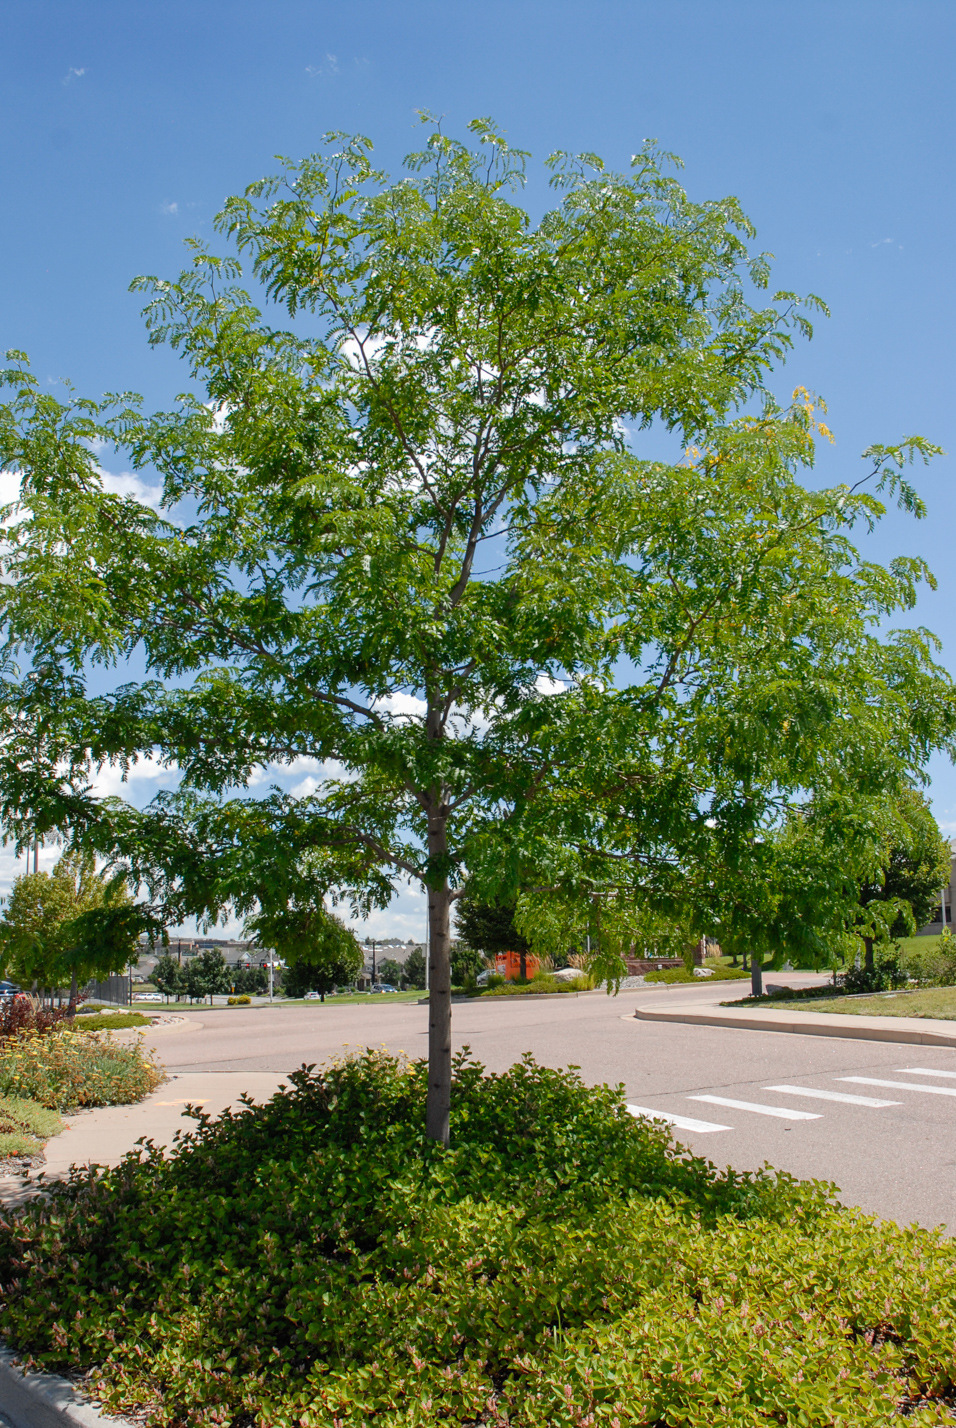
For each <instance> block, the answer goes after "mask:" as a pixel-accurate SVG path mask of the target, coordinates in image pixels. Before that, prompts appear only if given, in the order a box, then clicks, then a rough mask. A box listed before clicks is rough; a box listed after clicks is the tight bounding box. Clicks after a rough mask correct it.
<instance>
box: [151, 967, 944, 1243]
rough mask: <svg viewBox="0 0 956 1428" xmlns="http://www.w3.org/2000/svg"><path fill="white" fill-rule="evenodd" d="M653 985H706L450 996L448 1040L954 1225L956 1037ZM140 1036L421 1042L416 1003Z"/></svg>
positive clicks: (304, 1052)
mask: <svg viewBox="0 0 956 1428" xmlns="http://www.w3.org/2000/svg"><path fill="white" fill-rule="evenodd" d="M775 980H792V981H793V982H794V983H795V984H796V983H798V982H800V981H802V982H804V983H805V982H806V980H807V979H806V978H799V977H796V976H795V977H793V978H784V979H781V978H779V977H776V976H775ZM735 990H736V988H735V987H728V989H727V995H728V996H732V995H733V993H734V991H735ZM650 996H653V997H657V996H666V997H667V999H668V1000H669V1001H676V1000H677V999H678V998H679V997H681V998H686V999H687V1000H688V1001H690V1002H696V1001H702V1000H705V999H709V1000H713V996H714V989H713V988H708V987H704V986H701V987H698V986H692V987H687V988H674V987H668V988H666V989H660V991H657V990H655V991H654V992H653V993H651V992H649V991H648V990H647V989H644V990H638V991H633V992H622V993H621V994H620V995H619V996H618V997H606V996H604V995H588V996H582V997H571V996H567V997H557V998H547V999H535V1000H533V1001H532V1000H531V999H528V998H515V999H513V1000H512V999H506V998H500V999H498V998H496V999H493V1000H487V1001H481V1002H467V1003H460V1004H458V1005H456V1006H455V1009H454V1014H453V1027H454V1045H455V1048H456V1049H459V1048H461V1047H462V1046H466V1045H467V1046H469V1047H470V1048H471V1051H472V1053H473V1054H474V1055H475V1056H476V1057H477V1058H478V1059H479V1060H480V1061H481V1062H483V1063H484V1065H485V1066H486V1067H487V1068H488V1069H489V1070H504V1069H505V1068H507V1067H508V1066H510V1065H511V1064H512V1063H513V1062H514V1061H516V1060H517V1059H518V1058H519V1057H520V1056H521V1055H522V1054H523V1053H524V1052H525V1051H530V1052H532V1053H533V1055H534V1056H535V1057H536V1058H537V1059H538V1061H540V1062H542V1063H543V1064H545V1065H549V1066H567V1065H575V1066H577V1067H579V1068H580V1071H581V1074H582V1075H583V1077H584V1078H585V1080H587V1081H589V1082H609V1083H611V1084H617V1083H623V1085H624V1087H625V1093H626V1096H627V1100H628V1102H629V1104H631V1105H633V1106H635V1107H639V1108H642V1109H644V1110H648V1111H652V1112H657V1113H660V1114H662V1115H664V1116H666V1117H670V1118H673V1120H672V1124H673V1126H674V1134H675V1137H676V1138H677V1139H678V1140H680V1141H682V1142H683V1143H684V1144H686V1145H688V1146H690V1147H692V1148H693V1150H694V1151H695V1153H697V1154H700V1155H706V1156H707V1157H708V1158H709V1159H711V1160H713V1161H714V1162H715V1163H716V1164H718V1165H721V1166H723V1165H726V1164H730V1165H733V1166H735V1167H737V1168H738V1169H753V1168H756V1167H758V1166H760V1165H761V1164H763V1163H764V1162H769V1163H770V1164H772V1165H774V1166H776V1167H777V1168H778V1169H781V1170H788V1171H790V1172H791V1173H792V1174H794V1175H798V1176H801V1177H809V1178H814V1179H821V1180H829V1181H833V1182H835V1183H836V1184H837V1185H838V1186H839V1187H840V1190H841V1198H842V1199H843V1201H844V1202H845V1203H846V1204H851V1205H860V1206H862V1207H863V1208H864V1209H866V1210H868V1211H871V1212H873V1213H876V1214H879V1215H882V1216H884V1217H886V1218H888V1219H893V1220H896V1221H898V1222H899V1223H901V1224H909V1223H911V1222H913V1221H917V1222H918V1223H920V1224H922V1225H925V1226H934V1225H940V1224H941V1225H944V1226H945V1227H946V1228H947V1229H948V1230H949V1232H950V1233H952V1232H953V1231H956V1050H950V1049H949V1048H941V1047H908V1046H905V1045H893V1044H889V1043H886V1042H868V1041H858V1040H843V1039H841V1038H830V1037H826V1038H824V1037H815V1036H796V1035H791V1034H782V1033H779V1032H763V1031H752V1030H741V1031H738V1030H735V1029H732V1028H725V1027H707V1026H682V1025H680V1024H675V1023H662V1022H656V1023H655V1022H646V1021H638V1020H636V1019H635V1017H634V1015H633V1012H634V1008H635V1006H637V1005H638V1004H639V1003H641V1002H645V1003H646V1002H647V1001H648V999H649V997H650ZM150 1039H151V1040H153V1041H154V1044H155V1046H156V1049H157V1051H158V1053H159V1055H160V1058H161V1059H162V1061H163V1062H164V1063H165V1065H166V1067H167V1069H168V1070H169V1071H171V1072H181V1073H193V1072H206V1073H209V1072H216V1071H230V1072H243V1071H246V1072H250V1073H251V1072H267V1071H268V1072H275V1073H280V1074H281V1073H288V1072H289V1071H291V1070H294V1069H295V1068H296V1067H297V1066H299V1065H301V1064H302V1063H303V1062H306V1063H309V1062H315V1063H318V1062H321V1061H323V1060H325V1059H326V1058H327V1057H329V1056H332V1055H336V1054H338V1053H340V1052H342V1051H343V1050H344V1049H345V1048H346V1047H351V1048H353V1049H354V1048H359V1047H363V1046H385V1047H388V1048H389V1049H390V1050H392V1051H405V1052H406V1053H408V1054H409V1055H410V1056H423V1055H424V1054H425V1049H426V1043H427V1007H425V1006H418V1005H409V1004H404V1005H397V1004H394V1003H393V1004H391V1005H390V1004H388V1003H384V1002H378V1001H376V1000H374V999H372V998H370V999H369V1002H368V1003H367V1004H364V1005H361V1006H336V1005H335V1003H334V1002H330V1003H328V1004H326V1005H325V1006H322V1005H321V1004H316V1005H314V1006H309V1007H285V1006H282V1005H281V1004H280V1005H277V1006H275V1007H271V1008H270V1007H256V1008H250V1009H243V1008H230V1009H229V1010H223V1011H218V1010H216V1011H209V1010H208V1009H207V1010H206V1011H204V1012H196V1013H192V1014H190V1016H189V1018H188V1021H186V1022H185V1024H184V1025H181V1026H169V1027H166V1028H164V1029H162V1030H161V1031H158V1032H157V1033H155V1035H154V1037H151V1038H150ZM947 1073H948V1074H947ZM847 1078H850V1079H847ZM854 1078H862V1079H854ZM878 1082H891V1083H894V1084H892V1085H889V1086H887V1085H880V1084H875V1083H878ZM782 1087H786V1088H788V1089H786V1090H783V1089H781V1088H782ZM930 1087H932V1088H935V1089H928V1088H930ZM811 1091H815V1092H817V1093H818V1094H817V1095H810V1094H809V1093H810V1092H811ZM820 1093H825V1094H820ZM701 1097H705V1098H718V1099H716V1100H714V1099H699V1098H701ZM727 1102H734V1103H736V1104H727Z"/></svg>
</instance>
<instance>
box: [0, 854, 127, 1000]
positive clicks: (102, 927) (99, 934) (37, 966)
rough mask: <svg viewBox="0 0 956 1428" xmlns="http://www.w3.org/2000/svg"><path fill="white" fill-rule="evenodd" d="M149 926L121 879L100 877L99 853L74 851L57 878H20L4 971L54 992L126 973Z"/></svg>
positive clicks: (0, 936) (11, 906) (1, 946)
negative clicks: (113, 974) (146, 926)
mask: <svg viewBox="0 0 956 1428" xmlns="http://www.w3.org/2000/svg"><path fill="white" fill-rule="evenodd" d="M148 922H149V919H148V918H146V919H145V920H144V916H143V912H142V910H141V909H139V908H135V907H134V906H133V904H132V901H131V898H130V894H129V891H128V888H127V886H126V880H125V877H124V876H123V874H122V873H120V874H119V875H117V876H112V877H111V876H108V875H106V874H105V873H103V874H101V873H97V871H96V863H95V859H94V856H93V854H92V853H90V852H82V851H80V850H77V849H70V850H68V851H67V852H65V853H64V854H63V855H62V856H61V857H60V858H59V859H58V861H57V863H56V865H55V867H54V868H53V870H52V872H50V873H29V874H26V875H25V876H23V877H21V878H18V879H16V881H15V882H14V885H13V890H12V892H11V894H10V898H9V901H8V903H7V907H6V908H5V910H4V914H3V918H2V920H0V952H2V956H3V966H4V967H5V968H7V969H9V970H10V971H11V972H12V974H13V975H14V977H15V978H17V979H18V980H19V981H21V982H22V983H23V984H25V985H27V986H29V985H32V984H38V985H39V986H41V987H43V988H45V989H46V990H48V991H51V992H52V991H55V990H57V989H58V988H61V987H63V986H65V985H66V984H67V983H68V984H69V987H70V1000H71V1002H75V1001H76V998H77V991H78V984H79V983H80V982H86V981H88V980H89V979H90V978H91V977H107V976H110V975H111V974H112V973H113V972H117V971H122V970H124V969H125V968H126V967H127V966H128V965H129V962H130V960H131V957H132V956H133V955H134V953H135V949H136V944H137V942H138V939H139V936H140V932H141V931H142V930H143V927H144V926H145V925H146V924H147V923H148Z"/></svg>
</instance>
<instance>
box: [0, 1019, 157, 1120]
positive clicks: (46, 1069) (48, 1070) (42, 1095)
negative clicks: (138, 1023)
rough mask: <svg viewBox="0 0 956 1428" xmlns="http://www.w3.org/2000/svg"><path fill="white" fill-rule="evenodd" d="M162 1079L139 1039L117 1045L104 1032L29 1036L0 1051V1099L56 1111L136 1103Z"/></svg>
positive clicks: (8, 1043)
mask: <svg viewBox="0 0 956 1428" xmlns="http://www.w3.org/2000/svg"><path fill="white" fill-rule="evenodd" d="M162 1080H163V1073H162V1072H161V1071H160V1069H159V1067H158V1066H157V1065H156V1063H155V1061H154V1060H153V1059H152V1057H151V1056H150V1055H149V1054H148V1053H146V1052H145V1051H144V1050H143V1046H142V1039H141V1038H139V1039H137V1041H135V1042H134V1043H132V1044H126V1045H121V1044H120V1043H119V1042H116V1041H114V1040H113V1038H112V1035H111V1034H110V1033H109V1032H108V1031H107V1032H105V1033H100V1032H98V1031H85V1030H83V1031H80V1030H58V1031H54V1032H50V1033H48V1034H47V1035H45V1036H40V1035H37V1034H36V1033H27V1034H25V1035H23V1036H19V1037H16V1038H13V1039H11V1040H9V1041H7V1042H5V1043H4V1045H3V1048H2V1050H0V1095H5V1096H24V1097H26V1098H27V1099H29V1100H33V1101H38V1102H39V1103H40V1105H41V1106H48V1107H50V1108H51V1109H54V1110H58V1111H69V1110H74V1109H75V1108H76V1107H77V1106H117V1105H127V1104H129V1103H130V1102H132V1101H140V1100H142V1098H143V1097H144V1096H145V1095H147V1094H148V1093H149V1092H150V1091H152V1090H154V1089H155V1088H156V1087H157V1086H158V1085H159V1084H160V1082H161V1081H162Z"/></svg>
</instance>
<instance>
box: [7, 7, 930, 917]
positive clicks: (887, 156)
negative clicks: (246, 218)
mask: <svg viewBox="0 0 956 1428" xmlns="http://www.w3.org/2000/svg"><path fill="white" fill-rule="evenodd" d="M954 41H956V6H954V5H953V4H952V3H931V0H914V3H909V4H907V3H883V0H865V3H850V0H827V3H823V4H821V3H806V4H801V5H799V6H798V5H795V4H793V3H780V0H757V3H749V0H748V2H747V3H745V2H744V0H683V3H682V0H666V3H665V0H614V3H611V2H610V0H604V2H603V3H602V0H588V3H584V0H548V3H546V4H545V3H541V0H485V3H483V4H482V5H480V6H477V5H466V4H464V3H460V0H443V3H422V0H352V3H350V4H342V3H341V0H338V3H329V0H311V3H293V0H229V3H225V2H224V0H201V3H196V0H191V3H188V4H186V3H180V0H163V3H162V4H156V3H154V0H148V3H143V0H122V3H116V0H84V3H82V4H77V3H76V0H68V3H63V0H58V3H48V0H6V4H5V5H4V6H3V8H2V14H0V84H2V91H3V130H2V133H3V137H2V140H0V155H2V192H3V196H4V200H5V210H6V211H5V215H4V222H3V224H2V229H0V251H2V262H0V347H18V348H24V349H26V350H27V351H28V352H29V353H30V355H31V357H32V358H33V361H34V364H35V368H36V371H37V373H38V375H39V376H40V377H41V379H42V380H44V381H49V382H50V383H56V382H58V381H59V380H60V379H62V378H64V377H68V378H70V379H71V380H72V381H73V382H74V384H75V385H76V387H77V388H78V389H79V390H80V391H82V392H89V393H93V394H97V393H99V392H102V391H104V390H117V389H122V388H127V389H128V388H134V389H137V390H139V391H142V392H143V393H144V395H145V397H146V399H147V402H148V403H150V404H156V405H159V404H161V403H165V402H167V401H169V400H170V398H171V396H172V395H173V394H174V393H175V392H176V391H178V390H179V389H180V387H181V386H182V385H184V374H183V373H182V372H181V370H180V369H179V367H178V364H177V363H176V362H175V361H174V359H172V358H171V357H170V356H169V355H168V354H166V353H158V352H153V351H151V350H150V349H149V348H148V347H147V345H146V342H145V338H144V334H143V327H142V324H141V320H140V317H139V305H140V304H139V300H138V299H137V298H136V297H135V296H133V295H131V294H129V293H128V292H127V287H128V284H129V281H130V280H131V278H132V277H133V276H134V275H135V274H137V273H142V272H152V273H159V274H163V275H173V274H175V273H176V272H177V271H178V270H179V267H180V266H181V263H182V247H181V244H182V240H183V239H184V238H185V237H187V236H188V235H190V234H199V235H201V236H205V237H211V220H212V217H213V215H214V214H215V212H216V211H217V209H218V207H219V206H220V205H221V203H222V200H223V199H224V198H225V197H226V195H227V194H229V193H232V192H236V191H239V190H241V189H242V188H243V187H244V186H245V184H246V183H248V182H249V181H251V180H252V179H254V178H257V177H259V176H260V175H261V174H263V173H267V172H271V171H272V170H273V168H274V162H273V156H274V155H275V154H276V153H284V154H289V155H292V156H300V155H302V154H304V153H307V152H309V151H311V150H312V149H314V148H318V147H319V146H320V143H321V135H322V134H323V133H324V132H325V131H326V130H328V129H345V130H358V131H361V132H364V133H366V134H368V135H369V136H370V137H371V138H372V139H373V141H374V142H375V145H376V149H377V152H378V156H379V159H380V161H381V162H382V163H383V165H385V166H387V167H391V168H395V167H397V166H398V164H399V162H400V160H401V157H402V155H403V154H404V153H405V152H407V150H409V149H410V148H412V147H414V146H415V145H416V143H417V138H418V133H417V127H418V126H417V122H416V118H415V111H416V110H418V109H430V110H432V111H433V112H436V113H440V114H442V115H444V116H445V125H446V128H448V129H450V130H454V129H455V128H456V127H460V128H463V127H464V124H465V123H466V122H467V120H468V119H469V118H471V117H473V116H475V115H491V116H493V117H494V118H495V119H496V120H497V121H498V122H499V123H500V124H501V125H502V126H503V127H504V128H505V129H506V130H507V132H508V135H509V138H510V139H511V140H512V142H514V143H516V144H518V145H520V146H522V147H524V148H528V149H531V150H532V151H533V153H534V154H535V155H540V156H543V155H544V154H546V153H547V152H548V151H549V150H551V149H553V148H571V149H589V150H595V151H597V152H599V153H601V154H602V155H603V156H604V157H605V159H606V160H607V161H608V162H609V163H611V164H612V165H615V166H623V165H624V164H626V162H627V159H628V156H629V155H630V154H631V153H632V152H633V151H634V150H635V149H636V148H637V147H638V146H639V145H640V143H641V141H642V140H643V139H645V138H647V137H654V138H656V139H658V140H659V141H660V143H661V144H662V145H663V146H664V147H665V148H667V149H671V150H673V151H675V152H676V153H678V154H680V155H681V157H682V158H683V160H684V163H685V169H684V173H683V182H684V183H685V185H686V187H687V188H688V190H689V192H690V193H691V195H692V196H693V197H694V198H696V199H703V198H709V197H718V196H721V195H723V194H726V193H734V194H736V195H737V196H738V197H739V198H740V200H741V202H742V204H743V206H744V208H745V210H746V211H747V212H748V213H749V215H750V216H751V218H752V219H753V220H754V222H755V223H756V225H757V229H758V238H757V243H758V246H759V247H761V248H765V249H769V250H770V251H772V252H773V253H774V255H775V281H776V283H777V284H778V285H779V286H781V287H786V288H792V289H795V290H797V291H802V292H807V291H812V292H816V293H819V294H820V295H821V296H822V297H823V298H824V299H825V300H826V302H827V303H828V304H829V306H830V308H831V311H832V316H831V318H830V319H829V320H827V321H821V322H819V323H818V325H817V335H816V337H815V339H814V341H813V342H812V343H811V344H810V345H809V346H807V345H801V346H799V347H798V348H797V350H796V352H795V354H794V355H793V357H792V358H791V360H790V362H789V363H788V365H787V367H786V369H785V370H784V371H783V372H781V373H780V374H779V377H778V381H777V387H778V390H779V392H780V394H781V395H787V394H788V393H789V392H790V390H791V389H792V388H793V387H794V386H796V385H798V384H804V385H806V386H808V387H809V388H811V389H812V390H814V391H817V392H819V393H821V394H822V395H823V396H824V397H825V398H826V400H827V402H828V404H829V412H830V424H831V426H832V427H833V429H834V431H835V434H836V438H837V440H836V444H835V445H834V446H833V447H832V448H831V449H829V450H828V451H827V452H826V453H824V454H823V455H822V459H821V463H820V467H819V470H820V474H821V476H822V477H823V479H826V480H833V481H837V480H844V479H855V477H856V476H857V475H858V474H859V473H860V471H861V470H862V467H861V465H860V463H859V459H858V457H859V452H860V451H861V450H862V449H863V448H864V447H865V446H866V445H868V444H869V443H870V442H873V441H891V440H895V439H897V438H898V437H900V436H902V435H904V434H908V433H910V432H919V433H921V434H922V435H925V436H926V437H928V438H929V439H930V440H932V441H935V442H938V443H939V444H940V445H942V446H944V447H945V448H946V449H947V451H952V450H954V449H956V433H954V430H953V427H954V416H953V402H952V398H951V391H952V384H953V374H954V368H956V364H954V355H956V354H954V350H953V349H954V332H956V322H954V317H956V313H954V267H953V261H952V253H951V234H952V232H953V227H954V222H953V220H954V216H956V215H954V211H953V210H954V183H953V162H954V161H953V152H954V146H953V132H952V130H953V124H952V99H951V76H952V73H953V69H954V61H956V43H954ZM527 201H528V203H529V205H530V206H532V207H533V208H534V207H537V206H539V205H540V204H542V203H544V202H545V201H546V195H545V191H544V189H543V187H542V186H541V185H540V184H539V183H538V182H535V183H534V184H532V185H531V187H530V189H529V192H528V195H527ZM953 471H954V465H953V457H951V456H946V457H944V458H942V459H940V460H939V461H937V462H936V463H935V464H934V465H933V467H932V468H931V469H930V470H929V471H928V472H920V473H919V483H920V486H921V489H922V491H923V494H924V496H925V498H926V500H927V502H928V505H929V512H930V514H929V519H928V520H926V521H924V522H922V523H914V522H912V521H911V520H910V519H908V518H904V517H903V516H895V515H894V516H892V517H890V518H888V520H887V521H886V523H885V525H884V527H883V529H882V531H881V532H880V534H879V535H878V536H877V537H876V538H874V539H873V540H872V541H870V542H869V544H868V547H867V553H868V554H872V555H873V557H874V558H877V559H886V558H888V557H889V556H891V555H893V554H896V553H908V554H918V555H922V556H924V557H925V558H926V559H927V560H928V561H929V563H930V566H931V567H932V568H933V569H934V571H935V572H936V574H937V576H938V578H939V589H938V591H937V592H936V593H935V594H930V593H927V595H926V596H925V597H924V599H923V601H922V602H921V605H920V608H919V610H918V612H917V614H916V617H915V618H916V619H917V620H919V621H921V622H923V623H925V624H927V625H928V626H929V627H930V628H931V629H933V630H935V631H936V632H937V633H938V634H939V635H940V636H941V637H942V639H943V641H944V654H943V659H944V662H945V663H946V664H947V666H948V667H950V668H954V660H956V619H954V614H953V611H954V599H953V597H954V594H956V571H954V569H953V558H952V554H951V552H952V550H953V544H954V540H953V537H954V529H956V519H954V518H956V497H954V494H953V487H952V478H953ZM932 777H933V782H932V790H931V793H932V797H933V802H934V809H935V811H936V814H937V817H938V818H939V820H940V822H941V824H942V825H943V826H944V827H946V829H947V831H950V832H956V774H954V771H953V770H952V769H951V768H950V766H949V764H948V762H946V763H944V762H942V761H940V762H939V763H938V764H934V766H933V768H932ZM159 782H161V780H160V779H158V778H152V779H141V780H138V781H137V785H136V786H134V789H133V792H134V794H142V793H144V792H146V791H148V790H151V789H153V788H155V787H156V786H157V784H158V783H159ZM9 862H10V860H9V859H8V860H7V863H9ZM11 871H12V868H11V867H9V866H7V865H6V864H4V863H3V862H2V861H0V884H2V883H3V882H4V881H5V880H6V879H7V878H8V877H9V874H10V872H11ZM2 890H3V889H2V886H0V891H2ZM420 922H421V917H420V911H419V908H418V903H417V899H415V898H412V897H410V896H405V897H402V898H401V900H400V902H399V903H397V904H396V906H395V907H394V908H393V910H392V911H391V913H389V914H383V915H381V917H376V919H375V920H374V923H373V924H370V930H372V931H375V932H379V933H386V934H387V933H388V932H390V931H393V930H394V931H395V932H396V934H399V933H400V934H401V935H404V936H411V935H415V934H416V933H417V932H419V931H420Z"/></svg>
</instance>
